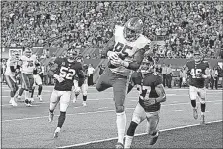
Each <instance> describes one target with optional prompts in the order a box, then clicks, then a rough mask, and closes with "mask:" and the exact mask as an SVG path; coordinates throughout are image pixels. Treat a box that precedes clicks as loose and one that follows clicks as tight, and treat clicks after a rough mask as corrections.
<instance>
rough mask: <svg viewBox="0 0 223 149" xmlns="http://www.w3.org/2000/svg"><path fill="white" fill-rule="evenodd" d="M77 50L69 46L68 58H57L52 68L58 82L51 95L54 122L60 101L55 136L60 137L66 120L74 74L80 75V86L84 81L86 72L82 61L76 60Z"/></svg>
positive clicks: (51, 115)
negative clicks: (55, 111)
mask: <svg viewBox="0 0 223 149" xmlns="http://www.w3.org/2000/svg"><path fill="white" fill-rule="evenodd" d="M75 56H76V52H75V51H74V50H73V49H71V48H69V49H68V50H67V58H57V59H56V60H55V61H54V65H53V67H52V68H51V70H52V71H53V73H54V75H53V76H54V78H55V79H56V83H55V86H54V90H53V92H52V94H51V97H50V108H49V122H52V120H53V116H54V113H53V112H54V109H55V108H56V106H57V104H58V103H59V102H60V104H59V105H60V116H59V118H58V124H57V128H56V130H55V132H54V138H57V137H58V134H59V132H60V130H61V127H62V125H63V123H64V121H65V117H66V111H67V108H68V105H69V102H70V98H71V94H72V86H73V80H74V76H75V75H76V74H77V76H78V77H79V83H78V86H79V87H80V86H82V84H83V82H84V72H83V69H82V65H81V63H79V62H77V61H75Z"/></svg>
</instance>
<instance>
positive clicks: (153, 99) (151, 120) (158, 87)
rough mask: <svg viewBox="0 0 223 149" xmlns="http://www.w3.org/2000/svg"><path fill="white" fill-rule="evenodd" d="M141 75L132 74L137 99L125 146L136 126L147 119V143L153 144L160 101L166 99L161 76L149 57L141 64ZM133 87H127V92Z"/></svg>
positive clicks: (130, 141) (156, 131) (128, 142)
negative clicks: (136, 89)
mask: <svg viewBox="0 0 223 149" xmlns="http://www.w3.org/2000/svg"><path fill="white" fill-rule="evenodd" d="M142 66H143V67H142V74H143V75H141V76H133V78H134V79H132V81H133V83H132V84H134V85H140V88H139V91H140V95H139V101H138V103H137V105H136V107H135V110H134V112H133V115H132V121H131V122H130V125H129V128H128V130H127V135H126V139H125V148H130V147H131V144H132V140H133V137H134V134H135V130H136V128H137V126H138V125H139V124H140V123H141V122H143V121H144V120H145V119H147V122H148V125H147V127H148V128H147V130H148V132H147V133H148V134H149V144H150V145H154V144H155V143H156V141H157V139H158V136H159V131H158V130H157V125H158V122H159V113H160V107H161V104H160V103H161V102H164V101H166V94H165V91H164V87H163V84H162V78H161V76H160V75H158V74H157V73H154V68H155V67H154V61H153V60H152V58H150V57H149V61H148V63H144V64H143V65H142ZM132 88H133V87H132V86H131V87H129V89H128V92H130V91H131V89H132Z"/></svg>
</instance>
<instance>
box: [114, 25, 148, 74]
mask: <svg viewBox="0 0 223 149" xmlns="http://www.w3.org/2000/svg"><path fill="white" fill-rule="evenodd" d="M123 30H124V27H123V26H119V25H116V26H115V33H114V35H115V46H114V48H113V51H115V52H116V53H119V54H121V55H123V57H124V61H127V62H129V63H130V62H132V61H133V60H134V54H135V53H136V52H137V51H138V50H139V49H142V48H144V47H145V46H146V45H148V44H150V43H151V41H150V40H149V39H148V38H146V37H145V36H144V35H142V34H140V35H139V37H138V39H137V40H135V41H133V42H131V41H128V40H126V39H125V37H124V32H123ZM110 69H111V71H112V72H113V73H118V74H121V75H124V76H128V75H129V74H130V73H131V70H129V69H127V68H125V67H124V66H119V67H117V68H110Z"/></svg>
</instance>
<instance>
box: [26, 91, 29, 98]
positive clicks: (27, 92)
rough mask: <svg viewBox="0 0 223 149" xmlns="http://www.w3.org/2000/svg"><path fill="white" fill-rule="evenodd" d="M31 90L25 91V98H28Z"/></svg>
mask: <svg viewBox="0 0 223 149" xmlns="http://www.w3.org/2000/svg"><path fill="white" fill-rule="evenodd" d="M28 95H29V91H25V99H28V98H29V97H28Z"/></svg>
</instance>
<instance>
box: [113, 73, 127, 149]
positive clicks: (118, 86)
mask: <svg viewBox="0 0 223 149" xmlns="http://www.w3.org/2000/svg"><path fill="white" fill-rule="evenodd" d="M113 92H114V101H115V108H116V116H117V117H116V124H117V129H118V143H117V146H116V148H118V147H119V146H120V144H123V141H124V134H125V127H126V114H125V107H124V102H125V96H126V92H127V78H117V77H116V78H115V82H114V84H113Z"/></svg>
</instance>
